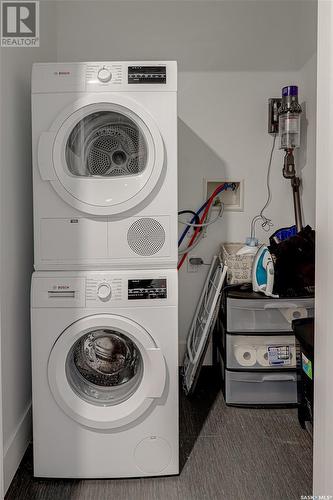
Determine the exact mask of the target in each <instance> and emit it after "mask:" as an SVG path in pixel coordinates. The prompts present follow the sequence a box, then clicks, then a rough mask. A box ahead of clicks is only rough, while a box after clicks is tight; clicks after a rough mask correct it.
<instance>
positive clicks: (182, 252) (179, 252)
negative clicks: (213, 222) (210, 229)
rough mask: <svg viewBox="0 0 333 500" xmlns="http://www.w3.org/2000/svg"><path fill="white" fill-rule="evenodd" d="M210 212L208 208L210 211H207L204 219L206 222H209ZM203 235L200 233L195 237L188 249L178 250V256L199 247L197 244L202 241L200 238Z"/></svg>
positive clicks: (203, 232)
mask: <svg viewBox="0 0 333 500" xmlns="http://www.w3.org/2000/svg"><path fill="white" fill-rule="evenodd" d="M211 212H212V207H210V209H209V211H208V214H207V217H206V220H207V221H208V222H209V219H210V215H211ZM204 234H205V231H200V233H199V235H198V236H197V238H196V240H195V241H194V243H192V245H191V246H190V247H186V248H183V249H182V250H178V255H183V254H184V253H189V252H192V250H194V248H196V247H197V246H198V245H199V243H200V241H201V240H202V237H203V235H204Z"/></svg>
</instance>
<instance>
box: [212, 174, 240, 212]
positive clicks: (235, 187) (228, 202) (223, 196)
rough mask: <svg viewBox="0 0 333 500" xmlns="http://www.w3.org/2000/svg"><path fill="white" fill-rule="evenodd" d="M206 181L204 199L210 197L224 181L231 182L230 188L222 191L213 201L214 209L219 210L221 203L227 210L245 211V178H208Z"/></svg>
mask: <svg viewBox="0 0 333 500" xmlns="http://www.w3.org/2000/svg"><path fill="white" fill-rule="evenodd" d="M203 183H204V199H205V200H206V199H207V198H209V197H210V196H211V195H212V194H213V192H214V191H215V189H216V188H217V187H218V186H219V185H220V184H223V183H227V184H229V186H230V187H229V188H228V189H226V190H225V191H222V192H221V193H220V194H219V195H218V196H217V197H216V198H215V201H214V202H213V209H214V210H219V209H220V207H221V203H223V205H224V210H225V211H230V212H243V211H244V180H241V181H239V180H238V181H235V180H226V179H206V178H204V180H203Z"/></svg>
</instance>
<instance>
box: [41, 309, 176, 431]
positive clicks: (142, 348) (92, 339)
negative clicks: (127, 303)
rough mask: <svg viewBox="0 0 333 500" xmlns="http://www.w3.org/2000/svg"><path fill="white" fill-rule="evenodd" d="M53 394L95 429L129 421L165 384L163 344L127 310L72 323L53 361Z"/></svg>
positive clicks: (50, 371) (53, 353)
mask: <svg viewBox="0 0 333 500" xmlns="http://www.w3.org/2000/svg"><path fill="white" fill-rule="evenodd" d="M48 380H49V386H50V388H51V391H52V394H53V396H54V398H55V400H56V402H57V404H58V405H59V406H60V407H61V408H62V410H63V411H64V412H65V413H66V414H67V415H68V416H69V417H70V418H72V419H74V420H76V421H77V422H78V423H80V424H82V425H84V426H86V427H90V428H94V429H113V428H117V427H121V426H124V425H126V424H129V423H131V422H133V421H135V420H136V419H138V418H139V416H140V415H141V414H142V413H144V412H145V411H147V410H148V409H149V407H151V406H152V405H154V403H155V402H156V399H158V398H160V397H161V396H162V394H163V392H164V390H165V386H166V366H165V360H164V356H163V354H162V352H161V350H160V348H159V347H158V346H157V345H156V343H155V342H154V341H153V339H152V337H151V336H150V335H149V333H148V332H147V331H146V330H145V329H144V328H143V327H142V326H140V325H139V324H137V323H135V322H134V321H132V320H130V319H128V318H124V317H122V316H117V315H111V314H98V315H94V316H88V317H86V318H83V319H81V320H79V321H77V322H75V323H73V324H72V325H71V326H70V327H69V328H67V329H66V330H65V331H64V332H63V333H62V334H61V335H60V337H59V338H58V339H57V341H56V342H55V344H54V346H53V348H52V351H51V353H50V357H49V362H48Z"/></svg>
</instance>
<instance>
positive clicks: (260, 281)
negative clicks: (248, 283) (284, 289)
mask: <svg viewBox="0 0 333 500" xmlns="http://www.w3.org/2000/svg"><path fill="white" fill-rule="evenodd" d="M273 286H274V264H273V259H272V256H271V254H270V251H269V250H268V247H267V246H266V245H261V246H260V247H259V248H258V251H257V253H256V255H255V257H254V261H253V266H252V288H253V291H254V292H262V293H264V294H265V295H267V296H268V297H278V295H274V294H273Z"/></svg>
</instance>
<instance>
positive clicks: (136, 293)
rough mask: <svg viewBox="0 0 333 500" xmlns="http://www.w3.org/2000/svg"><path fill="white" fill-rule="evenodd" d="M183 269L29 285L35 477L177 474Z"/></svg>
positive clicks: (41, 279)
mask: <svg viewBox="0 0 333 500" xmlns="http://www.w3.org/2000/svg"><path fill="white" fill-rule="evenodd" d="M177 328H178V327H177V271H176V270H162V271H133V272H121V271H113V272H111V273H106V272H88V271H87V272H84V271H78V272H62V273H61V272H56V273H55V272H53V273H52V272H41V273H38V272H37V273H35V274H34V276H33V280H32V367H33V368H32V377H33V439H34V474H35V476H37V477H67V478H89V477H90V478H115V477H135V476H159V475H169V474H177V473H178V335H177Z"/></svg>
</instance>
